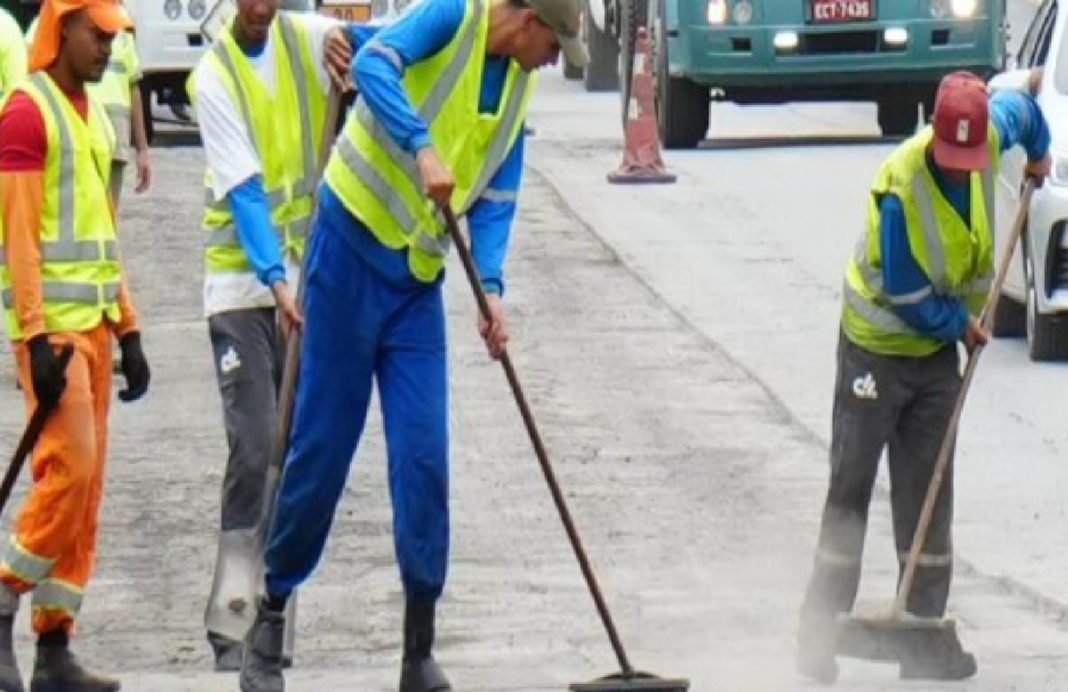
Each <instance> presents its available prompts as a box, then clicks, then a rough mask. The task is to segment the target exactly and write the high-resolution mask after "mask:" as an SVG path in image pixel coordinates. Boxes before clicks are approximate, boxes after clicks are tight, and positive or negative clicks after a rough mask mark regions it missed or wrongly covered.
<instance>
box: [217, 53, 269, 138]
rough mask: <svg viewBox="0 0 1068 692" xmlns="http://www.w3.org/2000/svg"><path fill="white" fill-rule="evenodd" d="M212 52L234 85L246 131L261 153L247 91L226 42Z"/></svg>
mask: <svg viewBox="0 0 1068 692" xmlns="http://www.w3.org/2000/svg"><path fill="white" fill-rule="evenodd" d="M212 50H213V51H215V57H216V58H218V59H219V62H220V63H221V64H222V66H223V69H224V70H226V73H227V75H229V77H230V81H231V82H232V83H233V85H234V91H236V92H237V105H238V107H239V108H240V109H241V118H242V119H243V120H244V121H245V129H246V130H248V138H249V139H250V140H251V141H252V146H253V147H254V148H255V149H256V151H259V150H260V147H259V143H258V142H256V130H255V128H253V127H252V112H251V111H250V110H249V107H248V99H246V98H245V90H244V89H242V88H241V80H239V79H238V78H237V67H236V66H235V65H234V61H233V58H231V57H230V51H228V50H226V42H225V41H218V42H216V43H215V46H214V47H213V48H212Z"/></svg>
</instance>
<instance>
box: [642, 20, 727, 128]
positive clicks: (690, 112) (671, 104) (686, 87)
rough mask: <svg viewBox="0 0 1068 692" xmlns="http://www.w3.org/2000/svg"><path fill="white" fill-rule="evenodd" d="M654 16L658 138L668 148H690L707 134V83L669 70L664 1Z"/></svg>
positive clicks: (710, 99) (653, 42)
mask: <svg viewBox="0 0 1068 692" xmlns="http://www.w3.org/2000/svg"><path fill="white" fill-rule="evenodd" d="M656 3H657V4H656V8H655V9H656V15H655V17H656V20H655V24H654V27H653V30H652V32H651V36H652V37H653V41H652V44H653V60H654V63H653V64H654V65H655V66H656V119H657V122H658V124H659V126H660V140H661V142H662V143H663V145H664V147H666V148H667V149H693V148H695V147H696V146H697V145H698V144H700V143H701V142H702V141H704V139H705V135H707V134H708V120H709V112H708V109H709V106H710V105H711V101H712V95H711V92H710V91H709V89H708V87H706V86H702V85H700V84H695V83H694V82H691V81H690V80H688V79H685V78H683V77H672V76H671V75H670V74H669V72H668V52H667V30H666V29H667V27H666V26H665V19H666V18H665V14H664V2H663V0H656Z"/></svg>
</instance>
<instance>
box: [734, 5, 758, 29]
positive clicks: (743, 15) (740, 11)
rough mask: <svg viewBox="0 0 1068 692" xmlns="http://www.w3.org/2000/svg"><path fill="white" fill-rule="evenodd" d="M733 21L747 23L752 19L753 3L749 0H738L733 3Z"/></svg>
mask: <svg viewBox="0 0 1068 692" xmlns="http://www.w3.org/2000/svg"><path fill="white" fill-rule="evenodd" d="M733 17H734V23H735V24H748V23H749V22H751V21H753V3H751V2H749V0H738V2H736V3H734V13H733Z"/></svg>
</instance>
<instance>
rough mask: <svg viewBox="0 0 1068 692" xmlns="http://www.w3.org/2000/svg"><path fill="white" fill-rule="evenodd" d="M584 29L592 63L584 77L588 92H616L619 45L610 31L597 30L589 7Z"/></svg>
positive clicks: (584, 14)
mask: <svg viewBox="0 0 1068 692" xmlns="http://www.w3.org/2000/svg"><path fill="white" fill-rule="evenodd" d="M592 1H593V2H601V0H592ZM582 27H583V31H584V33H585V34H586V45H587V47H588V48H589V51H590V63H589V64H588V65H586V71H585V73H584V75H583V84H584V85H585V86H586V91H615V90H616V89H618V88H619V43H618V42H617V41H616V39H615V37H614V36H613V35H612V34H611V31H610V30H609V31H601V30H600V29H598V28H597V25H596V24H594V23H593V20H592V19H590V11H589V8H588V7H587V8H586V11H585V12H583V13H582ZM606 28H607V27H606Z"/></svg>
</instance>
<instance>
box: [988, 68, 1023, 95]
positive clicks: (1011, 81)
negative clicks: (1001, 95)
mask: <svg viewBox="0 0 1068 692" xmlns="http://www.w3.org/2000/svg"><path fill="white" fill-rule="evenodd" d="M1030 79H1031V70H1010V71H1008V72H1002V73H1001V74H996V75H994V76H993V77H991V79H990V81H989V82H988V83H987V87H988V88H989V89H990V93H991V94H994V93H997V92H999V91H1004V90H1005V89H1013V90H1016V91H1028V90H1029V84H1030Z"/></svg>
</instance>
